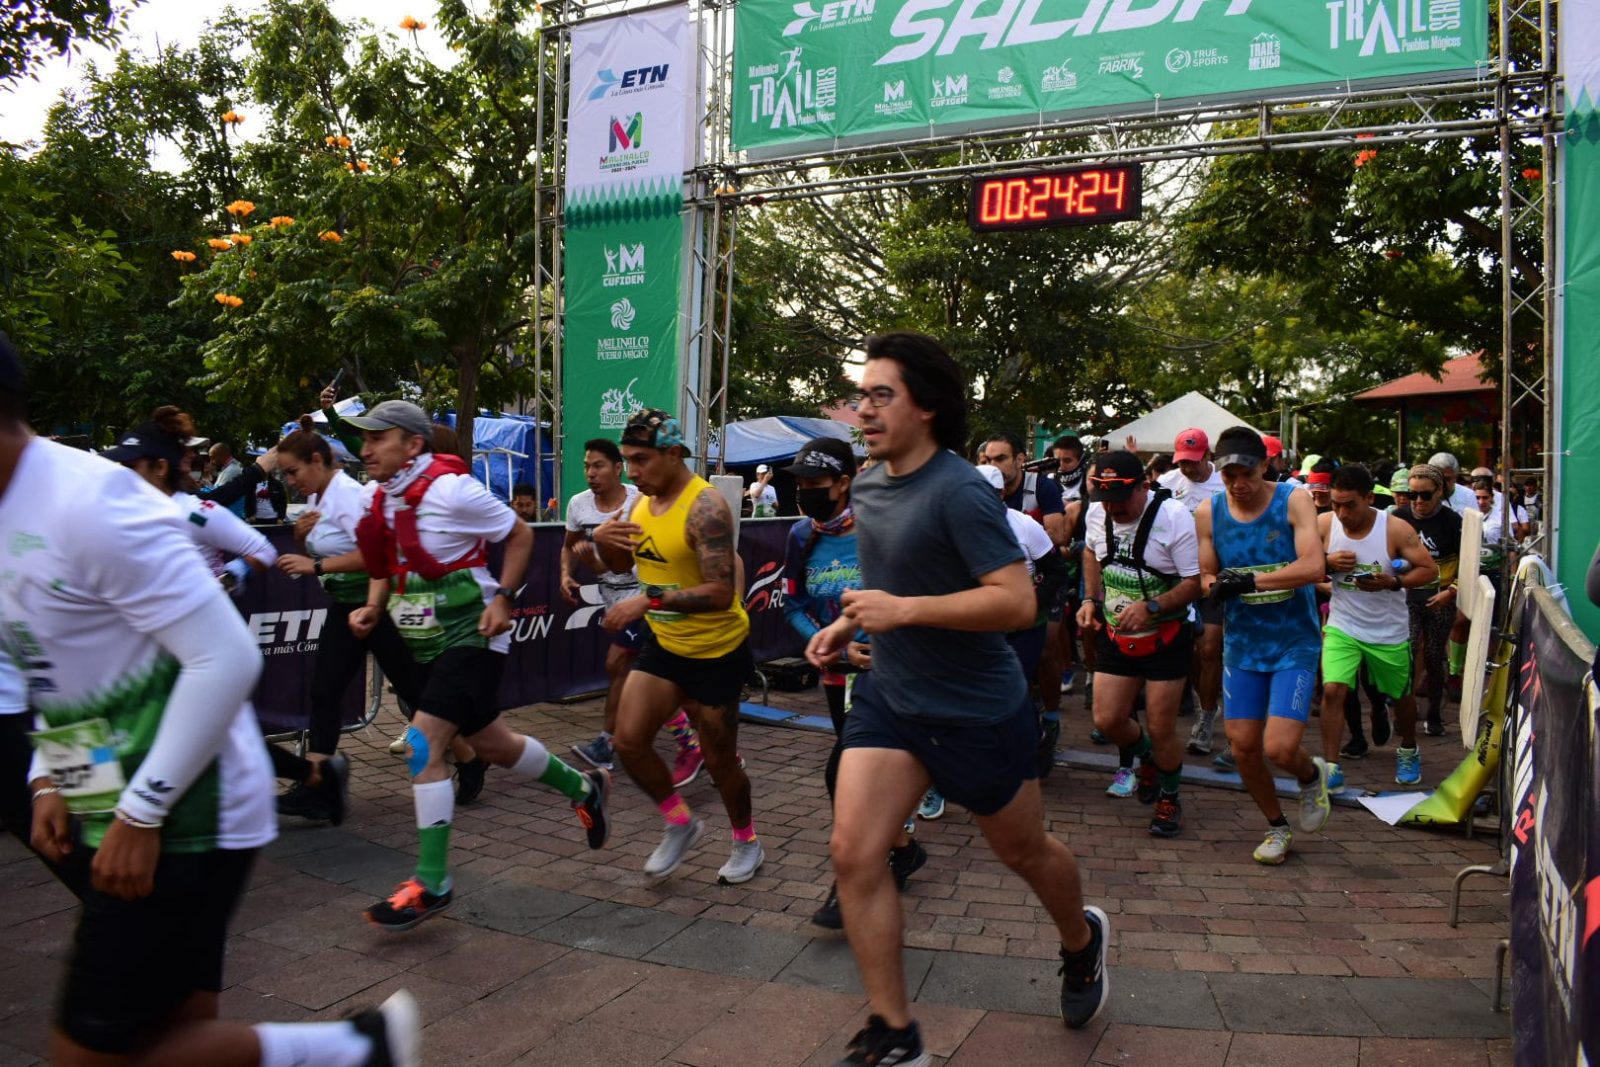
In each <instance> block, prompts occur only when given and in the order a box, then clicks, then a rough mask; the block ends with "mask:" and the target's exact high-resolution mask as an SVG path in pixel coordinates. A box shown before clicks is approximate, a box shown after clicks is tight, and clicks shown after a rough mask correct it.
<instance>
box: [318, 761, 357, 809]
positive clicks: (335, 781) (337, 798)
mask: <svg viewBox="0 0 1600 1067" xmlns="http://www.w3.org/2000/svg"><path fill="white" fill-rule="evenodd" d="M322 791H323V795H324V796H325V797H326V798H327V801H328V821H329V822H331V823H332V824H333V825H335V826H338V825H340V824H342V823H343V822H344V813H345V811H346V810H347V809H348V808H349V807H350V761H349V760H347V759H345V758H344V757H343V756H341V755H339V754H337V753H335V754H334V755H332V756H329V757H328V758H327V759H325V760H323V761H322Z"/></svg>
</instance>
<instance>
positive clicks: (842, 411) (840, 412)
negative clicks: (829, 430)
mask: <svg viewBox="0 0 1600 1067" xmlns="http://www.w3.org/2000/svg"><path fill="white" fill-rule="evenodd" d="M818 414H820V415H821V416H822V417H823V418H825V419H832V420H833V421H835V422H842V423H845V424H847V425H850V426H860V425H861V416H859V415H857V414H856V409H855V408H854V407H853V406H851V403H850V401H848V400H841V401H839V402H838V403H837V404H835V405H833V406H832V407H828V408H823V409H822V410H821V411H820V412H818Z"/></svg>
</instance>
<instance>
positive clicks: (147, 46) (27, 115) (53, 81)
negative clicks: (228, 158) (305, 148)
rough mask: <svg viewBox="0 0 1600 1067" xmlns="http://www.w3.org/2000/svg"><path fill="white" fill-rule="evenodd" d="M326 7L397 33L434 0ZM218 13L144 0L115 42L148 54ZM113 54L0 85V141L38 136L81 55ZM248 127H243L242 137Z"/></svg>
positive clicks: (340, 1) (196, 33) (425, 36)
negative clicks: (402, 23) (404, 22)
mask: <svg viewBox="0 0 1600 1067" xmlns="http://www.w3.org/2000/svg"><path fill="white" fill-rule="evenodd" d="M233 6H234V7H235V8H236V9H237V10H240V11H245V12H249V11H255V10H259V9H260V8H261V6H262V5H261V4H258V3H253V2H251V0H243V2H240V3H236V4H234V5H233ZM330 6H331V7H332V8H333V12H334V14H335V15H336V16H337V17H339V18H340V19H343V20H345V21H351V20H354V19H366V20H367V21H369V22H371V23H372V24H373V25H374V26H375V27H377V28H378V29H379V30H381V31H385V32H389V33H392V34H394V35H396V36H397V37H398V36H401V35H402V31H401V30H400V29H399V24H400V20H401V19H402V18H404V17H405V16H406V15H412V16H414V17H416V18H419V19H421V20H422V21H423V22H426V23H428V24H429V25H430V26H431V25H432V23H433V20H434V15H435V3H434V0H330ZM218 12H219V9H218V8H216V7H213V6H212V5H210V4H197V3H195V2H194V0H146V2H145V3H143V4H141V5H140V6H139V7H137V8H134V10H133V12H132V13H131V14H130V15H129V16H128V23H127V30H126V32H124V33H123V35H122V40H121V44H120V47H123V48H127V49H129V50H130V51H136V52H146V53H153V52H154V51H155V48H156V45H157V42H158V41H159V43H160V44H161V45H180V46H192V45H193V44H194V43H195V42H196V41H197V40H199V38H200V32H201V30H202V29H203V28H204V26H205V23H206V21H207V20H208V19H209V18H211V17H212V16H213V15H215V14H217V13H218ZM417 41H418V44H419V45H421V46H422V47H423V49H424V50H426V51H427V52H428V54H429V55H430V56H432V57H433V58H434V59H436V60H439V61H442V62H445V63H448V62H452V61H453V60H454V53H452V52H450V50H449V49H447V48H445V47H444V46H443V45H442V44H441V43H440V42H439V39H438V38H437V37H436V36H434V35H433V33H432V31H431V30H424V31H422V32H421V33H419V34H418V35H417ZM114 54H115V53H114V52H113V51H112V50H110V49H106V48H98V47H95V46H92V45H91V46H89V47H87V48H85V49H83V51H82V52H81V53H80V54H78V55H74V56H70V57H68V58H65V59H57V60H54V61H53V62H50V63H47V64H45V65H44V67H43V68H42V69H41V70H40V72H39V80H38V81H31V80H27V79H24V80H22V81H20V82H16V83H13V84H12V85H11V86H10V88H9V89H0V141H10V142H12V143H15V144H21V143H24V142H27V141H31V140H35V139H36V138H38V136H39V134H40V131H41V130H43V128H44V120H45V113H46V112H48V111H49V110H50V106H51V105H52V104H54V103H55V102H56V100H57V98H59V97H60V95H61V91H62V90H63V89H70V88H72V87H73V86H75V85H77V84H78V82H79V81H80V79H81V77H82V73H83V72H82V69H81V68H82V66H83V62H84V60H93V61H94V63H95V64H96V65H97V66H99V67H101V68H102V69H105V68H108V67H110V66H111V64H112V61H113V57H114ZM248 131H249V127H248V126H246V127H245V135H246V136H248V135H249V133H248Z"/></svg>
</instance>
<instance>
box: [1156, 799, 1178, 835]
mask: <svg viewBox="0 0 1600 1067" xmlns="http://www.w3.org/2000/svg"><path fill="white" fill-rule="evenodd" d="M1182 832H1183V805H1182V804H1181V803H1180V802H1179V801H1178V798H1177V797H1175V796H1170V795H1168V794H1166V793H1162V794H1161V796H1160V797H1158V798H1157V799H1156V810H1155V814H1153V815H1152V816H1151V817H1150V836H1152V837H1177V836H1178V835H1179V834H1181V833H1182Z"/></svg>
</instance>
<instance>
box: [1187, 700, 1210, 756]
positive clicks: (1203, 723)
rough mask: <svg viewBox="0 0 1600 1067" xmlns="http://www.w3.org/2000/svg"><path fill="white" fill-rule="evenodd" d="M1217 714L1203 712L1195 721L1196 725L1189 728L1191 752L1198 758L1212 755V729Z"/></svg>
mask: <svg viewBox="0 0 1600 1067" xmlns="http://www.w3.org/2000/svg"><path fill="white" fill-rule="evenodd" d="M1216 718H1217V713H1216V711H1215V710H1214V709H1213V710H1211V711H1202V712H1201V713H1200V714H1199V715H1198V716H1197V717H1196V718H1195V720H1194V725H1193V726H1191V727H1189V751H1190V752H1192V753H1194V754H1195V755H1196V756H1209V755H1211V749H1212V747H1213V746H1212V743H1211V727H1212V725H1213V724H1214V723H1215V722H1216Z"/></svg>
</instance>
